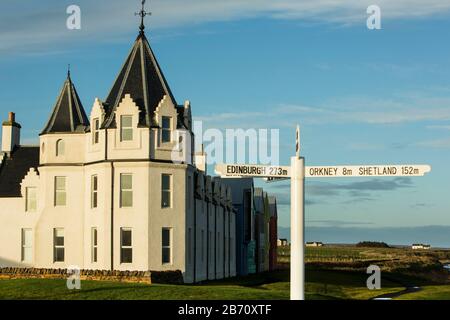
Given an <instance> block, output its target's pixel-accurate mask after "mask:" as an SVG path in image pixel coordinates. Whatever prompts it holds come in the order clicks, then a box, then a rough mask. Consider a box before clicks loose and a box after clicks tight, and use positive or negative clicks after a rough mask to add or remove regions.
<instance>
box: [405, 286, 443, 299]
mask: <svg viewBox="0 0 450 320" xmlns="http://www.w3.org/2000/svg"><path fill="white" fill-rule="evenodd" d="M398 299H399V300H450V285H440V286H425V287H422V290H421V291H418V292H414V293H409V294H405V295H402V296H400V297H398Z"/></svg>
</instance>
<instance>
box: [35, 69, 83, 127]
mask: <svg viewBox="0 0 450 320" xmlns="http://www.w3.org/2000/svg"><path fill="white" fill-rule="evenodd" d="M88 128H89V120H88V117H87V116H86V112H85V111H84V108H83V105H82V104H81V101H80V97H79V96H78V93H77V90H76V89H75V86H74V84H73V83H72V79H71V78H70V72H69V73H68V74H67V79H66V81H65V82H64V85H63V88H62V90H61V93H60V94H59V96H58V99H57V100H56V105H55V107H54V108H53V112H52V114H51V116H50V119H49V120H48V122H47V125H46V126H45V128H44V130H43V131H42V132H41V135H42V134H49V133H74V132H85V131H86V130H87V129H88Z"/></svg>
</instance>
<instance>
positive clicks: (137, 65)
mask: <svg viewBox="0 0 450 320" xmlns="http://www.w3.org/2000/svg"><path fill="white" fill-rule="evenodd" d="M126 94H130V95H131V98H132V99H133V101H134V102H135V103H136V105H137V106H138V108H139V110H140V111H141V112H140V114H139V125H140V126H146V127H151V126H152V125H153V123H152V119H153V115H154V112H155V110H156V108H157V106H158V104H159V102H160V101H161V100H162V99H163V97H164V96H165V95H166V96H168V98H169V99H171V101H172V103H173V105H174V106H175V107H176V108H177V110H178V109H179V108H178V106H177V103H176V101H175V98H174V97H173V95H172V92H171V90H170V88H169V85H168V84H167V81H166V79H165V77H164V75H163V73H162V71H161V68H160V66H159V64H158V61H157V60H156V58H155V55H154V53H153V51H152V49H151V48H150V45H149V43H148V40H147V38H146V36H145V34H144V32H140V33H139V36H138V37H137V39H136V41H135V42H134V45H133V47H132V48H131V51H130V53H129V55H128V57H127V59H126V60H125V64H124V65H123V67H122V69H121V70H120V72H119V75H118V76H117V79H116V80H115V82H114V85H113V87H112V88H111V91H110V93H109V95H108V97H107V98H106V101H105V105H106V110H107V115H106V119H105V122H104V124H103V127H106V128H109V127H115V125H116V123H115V113H114V112H115V110H116V108H117V107H118V105H119V103H120V102H121V101H122V99H123V98H124V96H125V95H126ZM178 112H180V111H179V110H178Z"/></svg>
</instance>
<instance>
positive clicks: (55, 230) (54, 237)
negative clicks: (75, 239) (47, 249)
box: [53, 228, 66, 263]
mask: <svg viewBox="0 0 450 320" xmlns="http://www.w3.org/2000/svg"><path fill="white" fill-rule="evenodd" d="M58 231H61V232H62V238H63V242H64V244H63V245H57V244H56V238H57V237H58V235H57V234H58ZM59 237H61V236H59ZM65 245H66V239H65V234H64V228H54V229H53V263H61V262H64V261H65V260H66V249H65ZM57 249H63V260H56V258H57V254H56V251H57Z"/></svg>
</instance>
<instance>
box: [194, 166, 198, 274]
mask: <svg viewBox="0 0 450 320" xmlns="http://www.w3.org/2000/svg"><path fill="white" fill-rule="evenodd" d="M193 177H194V179H193V180H194V228H193V229H194V257H193V258H194V261H193V262H194V278H193V280H194V281H193V283H195V281H196V274H195V273H196V271H197V270H196V269H197V198H196V197H195V192H196V185H197V181H196V180H197V179H196V177H195V174H194V175H193Z"/></svg>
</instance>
